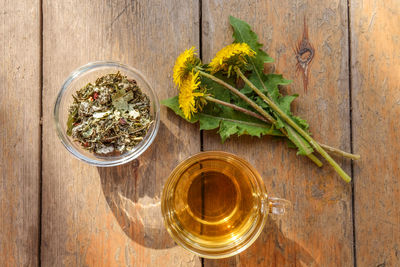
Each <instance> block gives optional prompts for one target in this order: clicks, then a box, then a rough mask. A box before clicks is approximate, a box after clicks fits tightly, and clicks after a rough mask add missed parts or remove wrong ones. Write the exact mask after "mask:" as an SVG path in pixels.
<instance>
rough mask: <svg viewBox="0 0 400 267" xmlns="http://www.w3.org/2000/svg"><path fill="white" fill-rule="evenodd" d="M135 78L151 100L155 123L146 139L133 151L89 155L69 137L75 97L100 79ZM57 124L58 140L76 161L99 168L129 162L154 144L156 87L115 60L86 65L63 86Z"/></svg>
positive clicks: (157, 121) (157, 113)
mask: <svg viewBox="0 0 400 267" xmlns="http://www.w3.org/2000/svg"><path fill="white" fill-rule="evenodd" d="M117 71H119V72H120V73H121V74H122V75H126V76H128V78H130V79H134V80H136V82H137V85H138V86H139V87H140V89H141V90H142V92H143V93H145V94H146V95H147V96H148V97H149V99H150V114H151V117H152V118H153V120H154V123H153V124H152V125H151V126H150V128H149V130H148V132H147V134H146V136H145V137H144V138H143V140H142V141H141V142H140V143H139V144H137V145H136V146H135V147H134V148H133V149H132V150H130V151H126V152H124V153H123V154H121V155H112V156H108V155H106V156H101V155H96V154H94V153H92V152H89V151H87V150H85V149H84V148H82V147H81V145H80V144H79V143H77V142H74V141H73V139H72V138H71V137H70V136H68V135H67V120H68V110H69V107H70V105H71V104H72V102H73V98H72V95H73V94H75V92H76V91H77V90H79V89H80V88H82V87H83V86H85V85H86V84H88V83H89V82H91V83H94V82H95V81H96V79H97V78H98V77H100V76H103V75H106V74H110V73H116V72H117ZM54 122H55V126H56V130H57V134H58V137H59V138H60V140H61V143H62V144H63V145H64V146H65V148H66V149H67V150H68V151H69V152H71V154H72V155H74V156H75V157H76V158H78V159H80V160H82V161H84V162H86V163H89V164H91V165H95V166H100V167H110V166H116V165H121V164H124V163H127V162H129V161H131V160H133V159H135V158H137V157H139V155H141V154H142V153H143V152H144V151H145V150H146V149H147V148H148V147H149V146H150V145H151V143H152V142H153V141H154V138H155V137H156V135H157V132H158V128H159V125H160V103H159V101H158V98H157V95H156V94H155V92H154V90H153V88H152V87H151V86H150V84H149V83H148V82H147V80H146V78H145V77H144V76H143V74H141V73H140V72H139V71H138V70H136V69H135V68H132V67H129V66H127V65H124V64H121V63H118V62H113V61H97V62H92V63H89V64H86V65H84V66H82V67H80V68H79V69H77V70H75V71H73V72H72V73H71V74H70V75H69V76H68V78H67V79H66V80H65V82H64V83H63V85H62V86H61V90H60V92H59V93H58V96H57V99H56V103H55V105H54Z"/></svg>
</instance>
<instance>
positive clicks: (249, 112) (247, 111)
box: [204, 96, 269, 123]
mask: <svg viewBox="0 0 400 267" xmlns="http://www.w3.org/2000/svg"><path fill="white" fill-rule="evenodd" d="M204 98H205V99H206V100H208V101H210V102H214V103H217V104H220V105H223V106H225V107H228V108H232V109H234V110H237V111H240V112H243V113H245V114H247V115H249V116H251V117H254V118H257V119H259V120H262V121H263V122H267V123H269V121H268V120H267V119H266V118H264V117H263V116H261V115H260V114H257V113H255V112H253V111H251V110H248V109H245V108H242V107H239V106H237V105H235V104H231V103H228V102H225V101H222V100H219V99H216V98H214V97H211V96H206V97H204Z"/></svg>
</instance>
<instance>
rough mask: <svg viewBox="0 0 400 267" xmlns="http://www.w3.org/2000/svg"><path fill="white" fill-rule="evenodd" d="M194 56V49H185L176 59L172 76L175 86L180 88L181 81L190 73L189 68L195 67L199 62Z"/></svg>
mask: <svg viewBox="0 0 400 267" xmlns="http://www.w3.org/2000/svg"><path fill="white" fill-rule="evenodd" d="M196 55H197V53H196V52H195V47H194V46H193V47H192V48H190V49H189V50H188V49H186V50H185V51H183V53H182V54H180V55H179V56H178V57H177V59H176V61H175V66H174V74H173V79H174V83H175V85H177V86H181V84H182V83H183V81H184V80H185V79H186V77H187V76H188V74H189V73H190V71H191V66H193V65H195V64H196V63H197V62H198V61H199V59H198V58H197V57H196Z"/></svg>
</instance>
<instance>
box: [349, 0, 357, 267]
mask: <svg viewBox="0 0 400 267" xmlns="http://www.w3.org/2000/svg"><path fill="white" fill-rule="evenodd" d="M350 1H351V0H347V41H348V69H349V108H350V109H349V122H350V152H351V153H353V152H354V146H353V106H352V105H353V96H352V88H353V87H352V70H351V64H352V60H351V55H352V51H351V17H350V10H351V9H350ZM350 175H351V177H352V180H351V207H352V209H351V216H352V226H353V265H354V266H357V245H356V241H357V239H356V220H355V213H356V212H355V197H354V193H355V188H354V178H355V177H354V163H353V161H350Z"/></svg>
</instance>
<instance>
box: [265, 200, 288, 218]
mask: <svg viewBox="0 0 400 267" xmlns="http://www.w3.org/2000/svg"><path fill="white" fill-rule="evenodd" d="M291 207H292V203H291V202H290V201H289V200H286V199H282V198H277V197H267V208H268V213H271V214H274V215H284V214H285V213H287V212H288V211H289V210H290V209H291Z"/></svg>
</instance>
